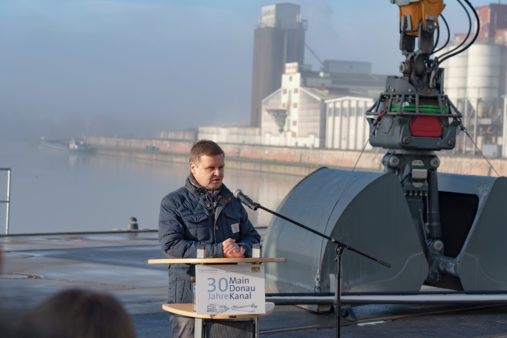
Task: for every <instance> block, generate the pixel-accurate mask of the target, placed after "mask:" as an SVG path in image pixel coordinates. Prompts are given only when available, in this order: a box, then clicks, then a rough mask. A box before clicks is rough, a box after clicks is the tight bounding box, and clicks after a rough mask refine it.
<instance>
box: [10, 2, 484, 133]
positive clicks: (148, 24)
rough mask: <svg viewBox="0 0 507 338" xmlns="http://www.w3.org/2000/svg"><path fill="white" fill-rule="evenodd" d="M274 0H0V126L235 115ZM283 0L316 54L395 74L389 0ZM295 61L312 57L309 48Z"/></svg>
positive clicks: (105, 127) (138, 123)
mask: <svg viewBox="0 0 507 338" xmlns="http://www.w3.org/2000/svg"><path fill="white" fill-rule="evenodd" d="M274 2H277V1H265V0H187V1H183V0H181V1H175V0H166V1H164V0H147V1H141V0H130V1H127V0H123V1H120V0H86V1H85V0H0V48H1V52H0V117H1V119H0V138H4V139H5V138H6V137H16V136H23V137H24V136H27V135H29V136H30V137H40V136H43V135H45V136H50V137H51V136H53V137H70V136H73V135H79V134H87V135H106V136H112V135H118V136H143V137H156V136H157V133H158V131H160V130H171V129H185V128H191V127H197V126H198V125H246V124H247V123H248V121H249V113H250V111H249V110H250V85H251V71H252V53H253V51H252V48H253V31H254V28H255V27H256V25H257V24H258V22H259V17H260V10H261V7H262V6H263V5H267V4H271V3H274ZM279 2H280V1H279ZM285 2H289V1H285ZM290 2H292V3H297V4H300V5H301V13H302V17H303V19H306V20H308V30H307V32H306V42H307V44H308V45H310V47H311V48H312V49H313V50H314V51H315V52H316V53H317V54H318V55H319V57H320V58H321V59H337V60H357V61H368V62H371V63H372V65H373V72H374V73H377V74H393V75H397V74H398V71H397V69H398V64H399V62H400V61H401V60H402V57H401V55H400V52H399V50H398V9H397V8H396V6H395V5H392V4H390V2H389V1H388V0H350V1H344V0H339V1H336V0H328V1H326V0H314V1H310V0H301V1H290ZM446 3H447V4H448V6H447V9H446V11H445V12H444V15H445V16H446V18H447V19H448V21H450V22H451V23H452V22H455V23H457V25H455V26H457V27H452V28H451V29H452V30H453V33H457V32H463V31H465V26H464V22H465V21H466V20H465V19H464V17H463V16H462V13H463V12H462V11H461V10H459V7H458V6H457V5H456V3H455V1H449V0H447V1H446ZM472 3H473V4H474V5H475V6H482V5H486V4H488V3H489V1H472ZM461 27H463V28H461ZM305 61H306V63H309V64H313V66H314V69H317V68H318V63H317V61H316V60H315V59H314V58H313V57H312V55H311V54H310V53H308V52H306V55H305Z"/></svg>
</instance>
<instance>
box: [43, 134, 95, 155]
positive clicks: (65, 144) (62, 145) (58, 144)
mask: <svg viewBox="0 0 507 338" xmlns="http://www.w3.org/2000/svg"><path fill="white" fill-rule="evenodd" d="M39 146H41V147H43V148H47V149H52V150H59V151H67V152H71V153H92V152H94V151H95V149H94V148H93V147H92V146H90V145H89V144H88V143H86V141H84V140H81V139H71V140H70V141H65V140H48V139H46V138H45V137H42V138H41V139H40V141H39Z"/></svg>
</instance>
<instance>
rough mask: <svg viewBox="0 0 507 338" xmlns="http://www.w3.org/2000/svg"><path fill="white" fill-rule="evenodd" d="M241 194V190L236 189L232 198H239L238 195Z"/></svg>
mask: <svg viewBox="0 0 507 338" xmlns="http://www.w3.org/2000/svg"><path fill="white" fill-rule="evenodd" d="M242 193H243V191H241V189H236V190H234V193H233V195H234V197H236V198H238V196H239V195H240V194H242Z"/></svg>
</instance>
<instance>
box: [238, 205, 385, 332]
mask: <svg viewBox="0 0 507 338" xmlns="http://www.w3.org/2000/svg"><path fill="white" fill-rule="evenodd" d="M240 200H241V201H242V202H243V203H244V204H245V205H246V206H248V207H249V208H251V209H253V210H257V209H262V210H264V211H267V212H269V213H270V214H273V215H275V216H277V217H280V218H282V219H284V220H286V221H288V222H290V223H293V224H295V225H297V226H299V227H301V228H303V229H305V230H307V231H310V232H312V233H314V234H316V235H317V236H320V237H322V238H325V239H327V240H328V241H330V242H332V243H334V244H335V245H336V294H335V309H336V337H337V338H339V337H340V331H341V265H342V262H341V261H342V254H343V250H345V249H347V250H350V251H353V252H355V253H357V254H359V255H361V256H363V257H366V258H368V259H370V260H372V261H374V262H377V263H378V264H381V265H383V266H385V267H387V268H391V264H389V263H387V262H384V261H383V260H380V259H378V258H375V257H372V256H370V255H368V254H366V253H364V252H362V251H359V250H357V249H355V248H353V247H351V246H350V245H347V244H345V243H342V242H340V241H338V240H337V239H335V238H333V237H331V236H327V235H325V234H323V233H321V232H319V231H316V230H314V229H312V228H310V227H308V226H306V225H304V224H301V223H299V222H298V221H295V220H293V219H290V218H289V217H287V216H284V215H282V214H279V213H277V212H276V211H273V210H270V209H268V208H266V207H264V206H262V205H260V204H259V203H255V202H252V201H251V200H250V199H248V202H252V203H245V200H244V199H241V198H240Z"/></svg>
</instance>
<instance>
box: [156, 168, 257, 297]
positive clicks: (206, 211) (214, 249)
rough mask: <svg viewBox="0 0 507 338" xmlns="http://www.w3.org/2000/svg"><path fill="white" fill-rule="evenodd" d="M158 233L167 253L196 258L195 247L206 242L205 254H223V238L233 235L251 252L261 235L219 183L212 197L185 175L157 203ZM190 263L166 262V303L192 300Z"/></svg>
mask: <svg viewBox="0 0 507 338" xmlns="http://www.w3.org/2000/svg"><path fill="white" fill-rule="evenodd" d="M158 237H159V241H160V246H161V248H162V251H163V252H164V254H166V255H167V256H169V257H178V258H195V257H196V253H197V247H198V246H199V245H200V244H204V245H205V246H206V257H223V252H222V242H223V241H224V240H226V239H227V238H234V239H235V240H236V243H238V244H239V245H241V246H242V247H244V248H245V250H246V255H247V256H250V255H251V252H252V245H253V244H256V243H259V241H260V236H259V234H258V233H257V231H256V230H255V229H254V227H253V226H252V223H250V221H249V220H248V215H247V213H246V210H245V208H243V206H242V205H241V202H240V201H239V200H238V199H237V198H235V197H234V196H233V195H232V193H231V191H230V190H229V189H227V187H226V186H225V185H223V184H222V188H221V191H220V193H219V194H218V197H217V198H216V199H215V203H214V201H213V200H212V199H211V198H210V194H209V193H208V192H207V191H206V189H205V188H204V187H196V186H195V185H193V184H192V183H191V178H190V177H189V178H187V181H186V183H185V186H184V187H182V188H180V189H178V190H176V191H174V192H172V193H170V194H168V195H167V196H165V197H164V198H163V199H162V203H161V206H160V217H159V230H158ZM194 276H195V268H194V266H193V265H187V264H171V265H170V266H169V303H191V302H192V298H193V293H192V284H191V279H190V278H191V277H194Z"/></svg>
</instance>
